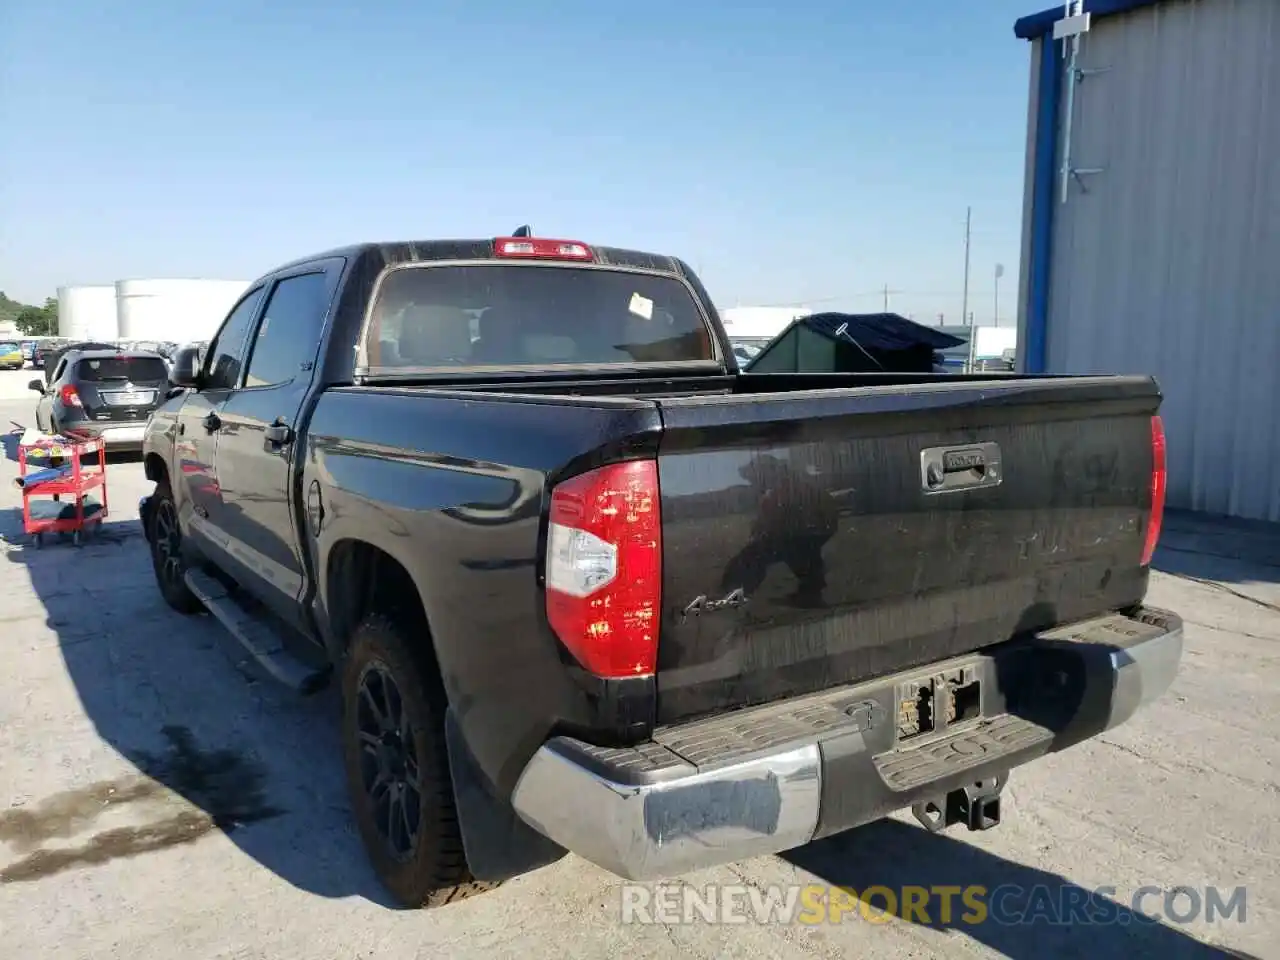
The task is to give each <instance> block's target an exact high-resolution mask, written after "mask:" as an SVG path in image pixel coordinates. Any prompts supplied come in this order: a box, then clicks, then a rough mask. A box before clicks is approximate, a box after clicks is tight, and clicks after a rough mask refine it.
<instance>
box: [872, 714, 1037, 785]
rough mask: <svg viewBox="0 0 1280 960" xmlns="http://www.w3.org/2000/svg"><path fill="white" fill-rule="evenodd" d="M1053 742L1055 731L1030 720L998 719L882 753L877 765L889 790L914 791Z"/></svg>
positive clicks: (877, 759) (1018, 718)
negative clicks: (935, 739)
mask: <svg viewBox="0 0 1280 960" xmlns="http://www.w3.org/2000/svg"><path fill="white" fill-rule="evenodd" d="M1052 739H1053V733H1052V732H1051V731H1049V730H1047V729H1045V728H1044V727H1042V726H1040V725H1039V724H1036V723H1032V722H1031V721H1030V720H1024V719H1022V718H1021V717H1013V716H1003V717H996V718H994V719H992V720H991V721H989V722H987V723H984V724H982V725H981V726H978V727H975V728H973V729H971V730H964V731H960V732H958V733H953V734H951V735H950V736H947V737H945V738H943V739H941V740H938V741H935V742H934V743H929V744H923V745H921V746H919V747H913V748H911V749H909V750H896V751H893V752H892V753H882V754H880V755H879V756H878V757H876V758H875V765H876V770H877V772H878V773H879V774H880V776H881V778H882V779H883V780H884V782H885V784H886V785H887V786H888V787H889V789H891V790H897V791H902V790H912V789H915V788H916V787H921V786H924V785H925V784H926V783H933V782H934V781H936V780H940V779H942V778H944V777H948V776H951V775H952V774H956V773H961V772H963V771H965V770H968V769H971V768H973V767H977V766H980V765H982V764H985V763H987V762H989V761H991V760H996V759H998V758H1000V757H1002V756H1008V755H1010V754H1014V753H1018V752H1020V751H1022V750H1025V749H1027V748H1029V747H1034V746H1037V745H1039V744H1047V743H1048V742H1049V741H1050V740H1052Z"/></svg>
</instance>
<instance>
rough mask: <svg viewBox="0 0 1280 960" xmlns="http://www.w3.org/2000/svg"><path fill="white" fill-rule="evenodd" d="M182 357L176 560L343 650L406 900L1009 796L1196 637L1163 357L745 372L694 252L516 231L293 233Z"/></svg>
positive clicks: (252, 620)
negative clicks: (1167, 511) (1125, 365)
mask: <svg viewBox="0 0 1280 960" xmlns="http://www.w3.org/2000/svg"><path fill="white" fill-rule="evenodd" d="M171 381H172V383H173V384H174V386H173V388H171V390H170V394H169V398H168V399H167V400H166V402H165V403H164V404H163V405H162V406H161V407H160V408H159V409H158V410H157V411H156V413H155V414H154V415H153V416H152V418H151V420H150V422H149V425H148V428H147V432H146V437H145V450H144V457H145V467H146V474H147V477H148V478H149V480H151V481H153V482H154V484H155V489H154V492H153V493H152V494H151V495H150V496H148V497H147V498H146V499H145V500H144V501H143V502H142V504H141V516H142V519H143V523H144V526H145V530H146V535H147V539H148V542H149V545H150V550H151V556H152V559H153V562H154V568H155V575H156V579H157V583H158V585H159V590H160V593H161V594H162V595H163V597H164V599H165V601H167V602H168V603H169V604H170V605H171V606H173V607H174V608H176V609H177V610H179V611H182V612H184V613H199V612H202V611H207V612H209V613H211V614H213V615H214V616H215V617H216V618H217V619H218V620H220V621H221V622H222V623H223V624H224V625H225V626H226V627H227V629H228V630H230V631H231V632H232V633H233V634H234V635H235V636H236V638H237V639H238V640H239V641H240V642H241V643H242V644H243V645H244V646H245V647H246V648H247V650H248V651H249V652H250V653H251V654H252V655H253V657H254V658H255V659H256V660H257V662H258V663H260V664H261V666H262V667H263V668H264V669H265V670H266V671H267V672H269V673H270V674H271V675H272V676H274V677H276V678H277V679H279V680H280V681H281V682H283V683H286V684H288V685H290V686H291V687H293V688H294V689H296V690H298V691H300V692H303V693H305V692H310V691H314V690H318V689H320V688H321V687H322V686H324V685H326V683H328V682H330V681H332V682H333V683H334V684H336V685H337V686H338V687H339V688H340V693H341V703H342V711H341V720H340V729H341V749H342V756H343V761H344V763H345V770H346V777H347V780H348V782H349V785H350V797H351V809H352V815H353V817H354V820H355V823H356V824H357V826H358V829H359V832H360V835H361V836H362V838H363V840H364V843H365V845H366V848H367V851H368V854H369V856H370V858H371V860H372V863H373V864H374V866H375V868H376V871H377V873H378V875H379V877H380V878H381V880H382V882H383V883H384V884H385V885H386V887H387V888H388V889H389V890H390V891H391V892H392V893H393V894H394V896H395V897H396V898H398V899H399V901H401V902H402V903H404V904H407V905H412V906H435V905H439V904H444V903H448V902H450V901H453V900H456V899H458V898H461V897H464V896H467V895H470V894H472V893H476V892H479V891H483V890H486V889H489V888H491V887H493V886H494V885H496V884H498V883H500V882H502V881H504V880H506V879H509V878H511V877H514V876H517V875H520V874H522V873H526V872H529V871H531V870H535V869H538V868H540V867H542V866H545V865H547V864H550V863H552V862H554V861H556V860H558V859H560V858H561V857H563V856H564V855H565V854H566V852H572V853H574V854H577V855H578V856H580V857H583V858H585V859H586V860H588V861H591V862H593V863H595V864H598V865H599V866H601V867H603V868H605V869H606V870H608V871H611V872H613V873H614V874H617V875H619V876H621V877H626V878H633V879H650V878H660V877H666V876H673V875H679V874H682V873H684V872H686V871H692V870H696V869H699V868H704V867H708V866H711V865H714V864H719V863H725V862H731V861H737V860H741V859H743V858H747V857H753V856H757V855H760V854H770V853H776V852H779V851H784V850H787V849H790V848H794V847H797V846H800V845H803V844H805V843H807V842H809V841H811V840H814V839H815V838H820V837H826V836H829V835H831V834H836V833H839V832H841V831H846V830H849V829H851V828H853V827H856V826H858V825H860V824H865V823H868V822H869V821H873V820H876V819H878V818H881V817H884V816H885V815H887V814H890V813H892V812H894V811H899V810H911V811H913V812H914V814H915V816H916V817H917V818H918V819H919V820H920V822H921V823H922V824H923V825H924V826H925V827H926V828H928V829H930V830H942V829H945V828H947V827H950V826H953V825H961V826H964V827H967V828H969V829H972V830H981V829H986V828H989V827H992V826H994V825H995V824H997V823H998V822H999V820H1000V817H1001V810H1000V797H1001V789H1002V788H1003V786H1004V784H1005V782H1006V780H1007V778H1008V776H1009V774H1010V771H1012V770H1013V769H1014V768H1015V767H1019V766H1021V765H1023V764H1026V763H1029V762H1032V761H1034V760H1035V759H1037V758H1039V757H1041V756H1043V755H1045V754H1048V753H1051V752H1054V751H1059V750H1063V749H1065V748H1067V747H1070V746H1072V745H1074V744H1078V743H1080V742H1082V741H1084V740H1087V739H1089V738H1091V737H1095V736H1097V735H1098V734H1100V733H1102V732H1103V731H1106V730H1109V729H1111V728H1113V727H1115V726H1116V725H1118V724H1121V723H1124V722H1126V721H1127V720H1129V719H1130V718H1131V717H1132V716H1133V715H1134V713H1135V711H1137V710H1139V709H1140V708H1142V707H1143V706H1144V705H1146V704H1149V703H1150V702H1151V701H1152V700H1153V699H1155V698H1157V697H1159V696H1160V695H1161V694H1162V693H1163V692H1164V691H1165V690H1166V689H1167V688H1168V687H1169V686H1170V684H1171V682H1172V681H1173V679H1174V676H1175V673H1176V671H1177V668H1178V663H1179V659H1180V656H1181V652H1182V624H1181V621H1180V619H1179V618H1178V616H1177V615H1176V614H1174V613H1171V612H1168V611H1165V610H1159V609H1155V608H1152V607H1150V606H1147V605H1146V604H1145V603H1144V598H1145V595H1146V593H1147V584H1148V577H1149V575H1150V565H1151V559H1152V552H1153V550H1154V549H1155V547H1156V543H1157V539H1158V537H1159V533H1160V524H1161V515H1162V512H1163V507H1164V492H1165V440H1164V432H1163V429H1162V426H1161V420H1160V416H1159V408H1160V402H1161V395H1160V391H1159V388H1158V386H1157V384H1156V382H1155V381H1154V380H1153V379H1152V378H1150V377H1147V376H1087V377H1067V376H1022V375H1017V374H1009V373H1005V374H993V373H982V374H974V375H948V374H938V373H930V374H803V373H779V374H752V373H747V372H740V371H739V369H738V367H737V363H736V361H735V357H734V352H733V348H732V346H731V344H730V342H729V340H728V338H727V336H726V333H725V330H724V327H723V326H722V325H721V322H720V319H719V315H718V313H717V311H716V308H715V306H714V305H713V303H712V301H711V298H710V297H709V296H708V295H707V292H706V290H705V289H704V288H703V286H702V284H701V283H700V282H699V280H698V278H697V277H696V276H695V275H694V273H693V272H692V271H691V270H690V269H689V267H688V266H687V265H686V264H685V263H684V262H683V261H681V260H680V259H677V258H674V257H671V256H665V255H658V254H652V253H643V252H638V251H634V250H627V249H619V248H614V247H607V246H595V245H591V244H588V243H584V242H580V241H571V240H557V239H548V238H544V237H538V236H534V235H532V233H531V231H529V230H528V229H521V230H519V231H516V232H515V234H514V235H512V236H502V237H498V238H496V239H494V238H489V239H478V240H458V241H440V240H431V241H421V242H404V243H367V244H360V245H355V246H350V247H347V248H345V249H339V250H334V251H331V252H328V253H324V254H322V255H318V256H313V257H308V258H305V259H302V260H299V261H297V262H294V263H290V264H288V265H286V266H282V267H279V268H278V269H275V270H272V271H271V272H269V273H267V274H265V275H264V276H263V277H261V278H260V279H259V280H257V281H255V282H254V283H253V284H251V286H250V287H249V289H248V290H247V292H246V293H245V294H244V296H243V297H242V298H241V299H240V301H239V302H238V303H237V304H236V305H235V306H234V308H233V309H232V310H231V311H230V313H229V314H228V315H227V317H226V319H225V321H224V322H223V323H222V326H221V328H220V330H219V331H218V333H217V335H216V336H215V337H214V338H213V340H212V341H211V342H210V343H209V344H208V345H207V348H206V349H205V350H204V351H202V352H201V351H198V350H196V349H194V348H188V349H184V350H182V351H179V352H178V353H177V354H176V356H175V358H174V364H173V371H172V376H171ZM209 695H210V697H213V696H216V694H215V693H213V692H212V691H211V692H210V694H209Z"/></svg>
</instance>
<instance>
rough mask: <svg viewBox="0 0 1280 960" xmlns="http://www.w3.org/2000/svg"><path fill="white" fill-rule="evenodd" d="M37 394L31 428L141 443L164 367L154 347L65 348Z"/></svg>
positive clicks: (158, 399) (118, 444)
mask: <svg viewBox="0 0 1280 960" xmlns="http://www.w3.org/2000/svg"><path fill="white" fill-rule="evenodd" d="M29 386H30V387H31V389H32V390H35V391H36V392H37V393H39V394H40V400H39V402H38V403H37V404H36V428H37V429H39V430H44V431H47V432H49V433H60V434H63V435H65V436H75V437H83V438H88V437H102V439H103V440H105V441H106V443H107V447H108V448H109V449H113V450H114V449H141V447H142V437H143V434H144V433H145V431H146V426H147V419H148V418H149V417H150V416H151V413H152V411H154V410H155V409H156V407H158V406H159V405H160V404H162V403H164V401H165V397H166V395H167V394H168V391H169V387H170V383H169V369H168V367H167V366H166V365H165V362H164V360H163V358H161V357H159V356H157V355H156V354H154V353H145V352H142V351H116V350H110V351H108V350H69V351H67V352H66V353H64V354H62V355H61V356H60V357H59V358H58V362H57V365H56V366H55V367H54V369H53V373H52V376H51V377H50V380H49V385H48V386H46V385H45V384H44V383H42V382H41V381H39V380H32V381H31V383H30V384H29Z"/></svg>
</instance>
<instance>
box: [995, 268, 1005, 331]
mask: <svg viewBox="0 0 1280 960" xmlns="http://www.w3.org/2000/svg"><path fill="white" fill-rule="evenodd" d="M1003 276H1004V264H1003V263H997V264H996V294H995V300H996V302H995V321H996V322H995V325H996V326H997V327H998V326H1000V278H1001V277H1003Z"/></svg>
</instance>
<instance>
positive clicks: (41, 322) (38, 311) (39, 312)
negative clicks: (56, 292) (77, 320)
mask: <svg viewBox="0 0 1280 960" xmlns="http://www.w3.org/2000/svg"><path fill="white" fill-rule="evenodd" d="M5 320H8V321H11V322H12V323H13V325H14V326H15V327H17V328H18V332H19V333H21V334H22V335H23V336H24V337H52V336H54V335H55V334H57V332H58V300H57V298H56V297H46V298H45V301H44V306H42V307H35V306H32V305H31V304H29V303H20V302H19V301H17V300H11V299H9V297H7V296H6V295H5V294H4V293H0V322H2V321H5Z"/></svg>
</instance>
